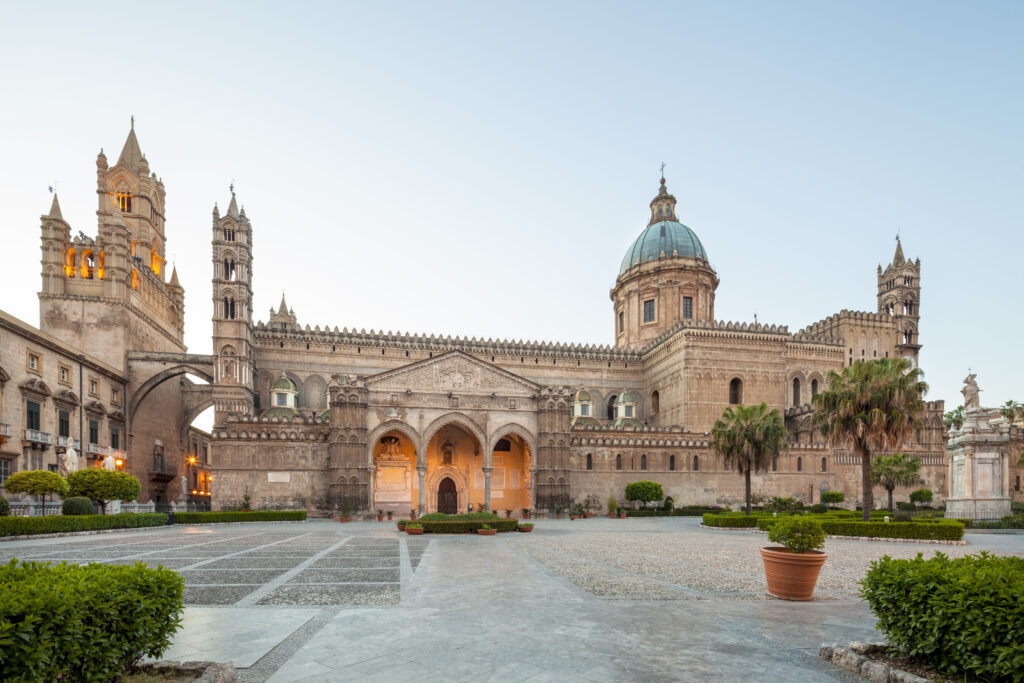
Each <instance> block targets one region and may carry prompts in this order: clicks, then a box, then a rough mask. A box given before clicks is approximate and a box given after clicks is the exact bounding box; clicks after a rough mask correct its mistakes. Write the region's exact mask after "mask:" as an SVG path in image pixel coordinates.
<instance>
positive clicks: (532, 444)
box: [487, 422, 537, 457]
mask: <svg viewBox="0 0 1024 683" xmlns="http://www.w3.org/2000/svg"><path fill="white" fill-rule="evenodd" d="M509 434H515V435H516V436H518V437H519V438H521V439H522V440H523V441H524V442H525V443H526V445H527V447H528V448H529V449H530V455H531V456H533V457H537V439H536V437H534V435H533V434H531V433H530V430H528V429H527V428H526V427H524V426H522V425H520V424H516V423H515V422H510V423H508V424H505V425H502V426H501V427H498V428H497V429H495V430H494V432H492V434H491V439H490V441H489V442H488V443H487V450H488V452H493V451H494V446H495V445H496V444H497V443H498V441H499V440H500V439H502V438H504V437H506V436H508V435H509Z"/></svg>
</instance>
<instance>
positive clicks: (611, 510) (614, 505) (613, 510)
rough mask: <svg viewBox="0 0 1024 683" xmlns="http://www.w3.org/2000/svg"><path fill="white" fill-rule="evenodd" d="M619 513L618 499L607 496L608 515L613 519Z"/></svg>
mask: <svg viewBox="0 0 1024 683" xmlns="http://www.w3.org/2000/svg"><path fill="white" fill-rule="evenodd" d="M618 513H619V501H618V500H616V499H615V496H608V516H609V517H611V518H612V519H615V516H616V515H617V514H618Z"/></svg>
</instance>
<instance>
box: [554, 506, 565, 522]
mask: <svg viewBox="0 0 1024 683" xmlns="http://www.w3.org/2000/svg"><path fill="white" fill-rule="evenodd" d="M564 510H565V508H564V507H562V506H561V505H556V506H555V519H561V518H562V512H563V511H564Z"/></svg>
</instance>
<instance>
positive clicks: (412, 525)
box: [403, 522, 423, 529]
mask: <svg viewBox="0 0 1024 683" xmlns="http://www.w3.org/2000/svg"><path fill="white" fill-rule="evenodd" d="M403 526H404V527H405V528H406V529H422V528H423V525H422V524H420V523H419V522H406V523H405V524H403Z"/></svg>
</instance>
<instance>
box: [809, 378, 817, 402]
mask: <svg viewBox="0 0 1024 683" xmlns="http://www.w3.org/2000/svg"><path fill="white" fill-rule="evenodd" d="M817 395H818V380H816V379H812V380H811V398H814V397H815V396H817Z"/></svg>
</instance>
